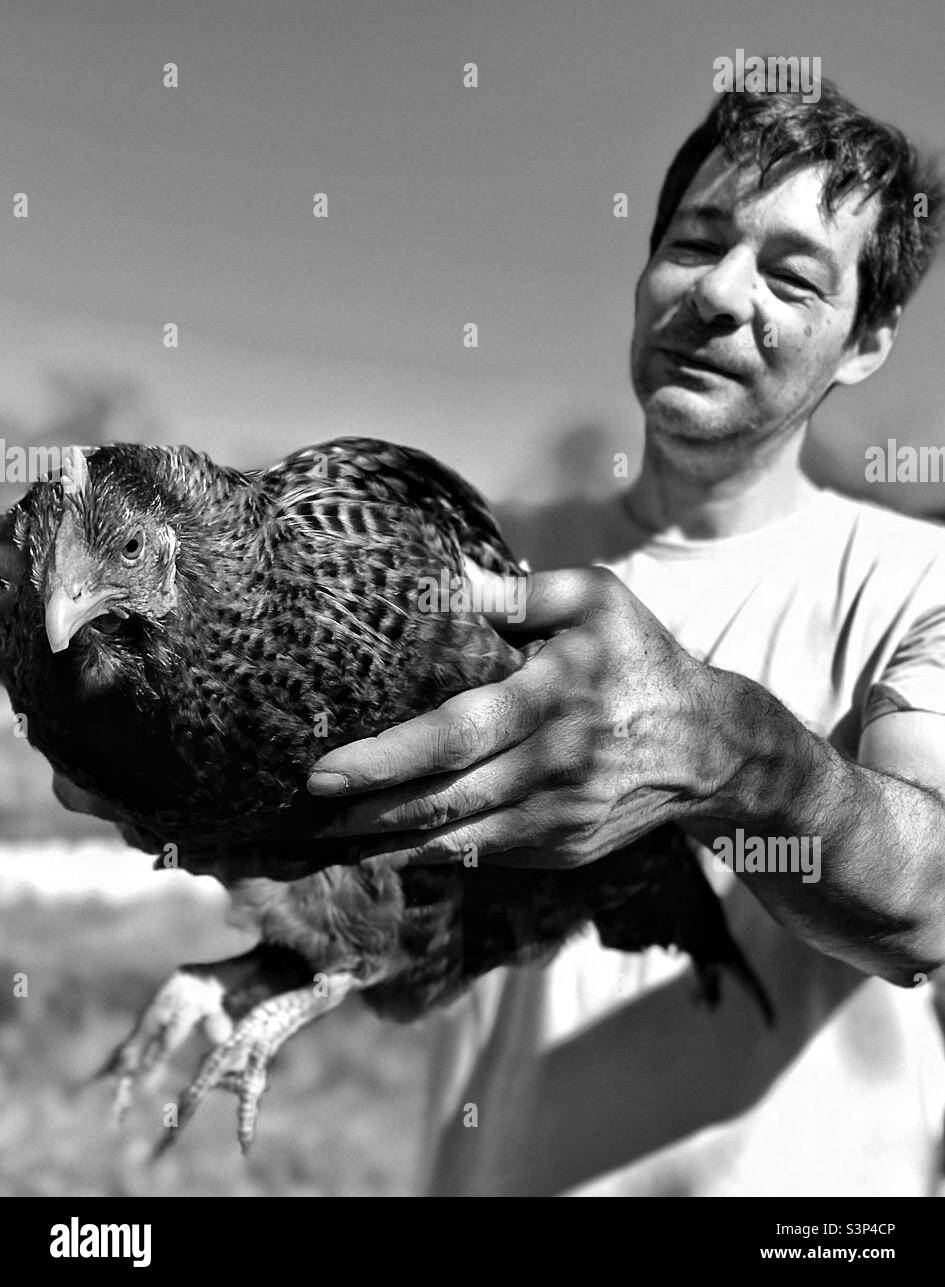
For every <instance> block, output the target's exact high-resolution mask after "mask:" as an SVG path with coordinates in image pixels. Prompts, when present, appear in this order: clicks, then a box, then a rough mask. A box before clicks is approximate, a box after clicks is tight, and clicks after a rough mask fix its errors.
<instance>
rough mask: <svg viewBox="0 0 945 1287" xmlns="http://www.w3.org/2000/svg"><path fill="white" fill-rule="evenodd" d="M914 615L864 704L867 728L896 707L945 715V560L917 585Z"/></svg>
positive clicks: (913, 605)
mask: <svg viewBox="0 0 945 1287" xmlns="http://www.w3.org/2000/svg"><path fill="white" fill-rule="evenodd" d="M911 608H912V612H913V614H914V615H912V617H911V624H910V625H909V626H908V628H907V629H906V631H905V633H904V634H903V636H902V638H901V639H900V640H899V643H898V644H897V645H896V648H895V650H894V652H893V654H892V656H891V657H890V659H889V661H888V662H887V664H886V667H885V669H884V670H883V672H882V674H881V675H879V677H878V678H877V680H876V681H875V682H874V683H873V684H872V685H871V686H870V688H869V689H868V691H867V693H866V697H865V699H864V702H863V715H862V722H861V729H862V728H865V727H866V726H867V724H871V723H872V722H873V720H875V719H879V718H880V716H882V715H888V714H891V713H892V712H894V711H930V712H931V713H933V714H936V715H945V558H938V559H936V560H935V561H934V562H933V563H932V565H931V566H930V567H929V569H928V571H927V573H926V575H925V576H924V577H923V578H922V581H921V582H920V584H919V586H918V587H917V588H916V592H915V595H914V600H913V603H912V605H911Z"/></svg>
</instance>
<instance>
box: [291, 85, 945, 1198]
mask: <svg viewBox="0 0 945 1287" xmlns="http://www.w3.org/2000/svg"><path fill="white" fill-rule="evenodd" d="M921 194H924V195H925V197H926V198H927V206H926V205H925V204H923V202H922V201H920V200H919V197H920V195H921ZM941 208H942V199H941V188H940V186H939V184H938V183H937V181H936V180H935V179H934V177H933V176H932V174H931V173H930V172H929V171H927V170H923V169H922V168H921V167H920V164H919V162H918V160H917V158H916V156H915V154H914V152H913V151H912V150H911V149H910V148H909V146H908V145H907V144H906V142H905V140H904V139H903V138H902V136H901V135H899V134H898V132H896V131H894V130H891V129H889V128H887V127H884V126H882V125H879V124H877V123H876V122H874V121H872V120H870V119H869V118H867V117H865V116H864V115H862V114H861V113H859V112H858V111H857V110H856V109H855V108H854V107H853V106H852V105H851V104H850V103H849V102H847V101H846V100H845V99H843V98H842V97H841V96H840V95H839V94H838V93H837V91H836V90H835V89H834V88H833V87H832V86H829V85H827V84H824V86H823V88H822V94H821V98H820V101H819V102H818V103H816V104H806V105H805V104H803V103H802V102H801V101H800V99H799V96H797V95H792V94H783V93H777V94H768V95H757V94H742V93H729V94H726V95H723V96H722V97H721V98H720V99H719V101H718V103H717V104H716V106H715V107H714V109H713V111H712V112H711V113H710V114H709V117H708V118H707V120H706V121H705V122H704V123H703V125H702V126H701V127H700V128H699V129H697V130H696V131H695V133H694V134H693V135H692V136H691V137H690V139H689V140H687V142H686V143H685V144H684V146H683V147H682V149H681V150H680V152H679V154H678V155H677V157H676V158H675V160H674V161H673V163H672V165H671V167H670V170H669V172H668V175H667V178H666V181H665V183H664V185H663V189H662V192H661V194H660V199H659V206H658V211H657V217H656V223H655V226H654V229H653V233H652V238H651V257H650V260H649V262H648V263H647V265H646V266H645V268H644V270H643V273H642V276H641V277H640V280H639V283H638V286H637V292H636V305H637V314H636V324H635V330H634V336H633V343H632V362H631V365H632V375H633V384H634V389H635V391H636V394H637V396H638V398H639V399H640V402H641V404H642V406H643V409H644V412H645V420H646V444H645V457H644V463H643V467H642V471H641V474H640V477H639V478H638V480H637V481H636V483H635V484H634V485H633V487H632V488H631V489H630V490H629V492H628V493H627V494H626V495H625V496H623V497H621V498H619V501H618V503H616V504H615V505H614V507H613V510H612V512H611V513H610V515H609V523H610V527H609V530H608V533H607V539H608V543H609V545H610V547H611V548H620V549H621V550H622V551H623V555H622V557H620V558H618V559H616V560H615V561H613V562H612V563H611V566H610V570H603V569H599V568H598V569H590V570H585V571H569V572H558V573H546V574H540V575H536V576H535V577H534V578H532V580H531V583H530V589H529V596H528V602H527V610H526V614H525V621H524V622H523V623H522V628H527V629H528V630H529V631H530V632H538V631H541V632H543V633H544V634H545V635H547V636H550V641H549V643H548V644H547V645H546V646H545V647H544V648H543V649H542V650H541V651H540V652H539V653H538V654H537V656H535V657H534V658H533V659H532V660H530V661H529V662H528V663H527V664H526V665H525V666H524V667H523V669H522V670H521V671H520V672H519V673H518V674H516V675H514V676H512V677H511V678H510V679H508V680H507V681H505V682H504V683H502V684H498V685H493V686H490V687H488V688H483V689H479V690H476V691H474V692H472V693H468V694H463V695H462V696H460V697H458V698H455V699H453V700H451V701H449V702H447V703H446V704H445V706H443V707H441V708H440V710H439V711H437V712H434V713H433V714H431V715H427V716H423V717H421V718H419V719H416V720H412V721H410V722H409V723H408V724H405V725H402V726H400V727H398V728H395V729H392V730H390V731H389V732H387V733H384V734H381V736H379V737H378V738H374V739H368V740H366V741H363V742H359V743H355V744H352V745H349V746H347V747H344V748H340V749H337V750H335V751H332V752H331V753H329V754H328V755H327V756H325V757H324V758H323V759H322V760H321V761H320V762H319V764H318V766H317V768H318V770H320V772H319V773H316V774H315V775H314V776H313V778H312V781H311V783H310V789H312V790H313V791H315V792H326V793H329V794H332V795H334V796H336V797H337V796H338V795H339V794H343V793H344V792H350V794H351V799H350V803H349V804H348V805H347V806H346V807H345V809H344V811H343V813H342V817H341V821H340V823H339V824H338V828H337V829H338V830H340V831H342V832H345V833H347V834H354V835H362V836H364V837H365V840H364V842H363V852H364V853H365V854H368V853H372V852H380V851H383V852H388V853H396V854H399V855H401V856H402V858H403V860H404V861H456V860H459V859H460V858H461V857H462V856H463V854H464V853H465V854H467V855H468V853H469V852H470V849H469V846H473V847H474V851H475V852H476V853H477V855H478V858H479V860H481V861H499V862H505V863H517V862H524V863H541V864H549V865H551V864H562V865H566V864H569V863H576V862H591V861H593V860H594V859H595V858H598V857H599V856H601V855H602V854H604V853H606V852H609V851H612V850H613V849H615V848H617V847H618V846H619V845H621V844H624V843H626V842H627V841H629V840H632V839H633V838H635V837H637V836H639V835H641V834H643V833H645V832H646V831H648V830H650V829H651V828H653V827H655V826H657V825H659V824H661V823H664V822H667V821H675V822H677V823H679V824H682V825H684V826H685V827H686V828H687V829H688V830H689V832H690V833H691V834H692V835H693V837H698V839H699V840H700V841H701V842H702V849H701V851H700V852H701V853H702V855H703V858H704V861H705V864H706V868H707V870H708V871H709V872H710V873H711V877H712V879H713V881H714V882H715V884H716V887H717V888H718V890H719V892H720V893H721V894H723V895H724V897H725V902H726V911H727V915H728V918H729V922H730V925H731V928H732V931H733V934H734V935H735V937H736V938H737V940H738V941H739V943H740V944H741V945H742V947H743V948H744V950H745V952H746V955H747V956H748V958H749V960H750V961H751V962H752V964H753V966H754V968H755V969H756V970H757V971H758V973H759V974H760V975H761V977H762V979H763V981H764V983H765V985H766V987H767V988H768V990H769V992H770V994H771V997H772V1000H773V1002H774V1006H775V1009H776V1015H777V1018H776V1023H775V1025H774V1026H773V1027H770V1028H769V1027H767V1026H766V1025H765V1023H764V1020H763V1018H762V1017H761V1016H760V1015H759V1013H758V1011H757V1007H756V1006H755V1004H754V1002H753V999H752V998H751V997H750V996H749V995H748V994H747V993H746V992H745V990H744V989H742V988H740V987H739V986H738V984H737V983H735V982H728V983H727V984H726V986H725V988H724V995H723V997H722V1000H721V1003H720V1004H719V1006H718V1007H717V1008H716V1009H714V1010H710V1009H707V1008H706V1007H704V1006H699V1005H697V1004H696V1003H695V1001H694V991H695V988H694V983H693V978H692V974H691V971H690V969H689V968H688V965H687V962H686V961H685V960H684V959H674V958H671V957H668V956H666V955H664V954H663V953H660V952H658V951H655V950H654V951H651V952H649V953H646V954H644V955H642V956H637V957H630V956H623V955H621V954H618V953H613V952H605V951H604V950H603V949H602V948H601V947H600V946H599V944H598V943H597V941H596V938H595V936H594V935H593V933H588V934H586V935H584V936H583V937H582V938H581V939H579V940H577V941H576V942H575V943H573V944H571V945H569V946H568V947H566V948H565V949H564V950H563V951H562V953H561V954H560V955H559V956H558V958H557V959H556V960H555V961H554V962H553V963H552V964H551V965H550V966H548V967H546V968H538V967H533V968H529V969H523V970H517V971H508V972H506V971H496V972H494V973H493V974H492V975H489V976H488V977H486V978H485V979H483V980H482V981H481V982H480V983H479V985H478V986H477V987H476V988H475V989H474V991H473V993H472V994H471V995H470V996H468V997H467V998H465V999H463V1000H461V1001H460V1002H458V1003H457V1004H456V1005H455V1006H453V1007H452V1009H451V1011H450V1012H449V1014H448V1015H447V1016H446V1018H445V1021H444V1022H443V1024H442V1025H441V1032H440V1041H439V1045H438V1050H437V1056H436V1060H435V1068H434V1078H433V1082H434V1101H433V1105H432V1109H431V1139H430V1144H431V1148H430V1159H429V1163H430V1177H429V1185H430V1188H431V1190H432V1191H434V1192H439V1193H492V1194H500V1193H555V1192H562V1191H577V1192H585V1193H590V1192H597V1193H602V1192H611V1193H626V1194H746V1195H747V1194H760V1193H774V1194H777V1193H798V1194H814V1193H816V1194H836V1193H857V1194H871V1193H872V1194H892V1193H905V1194H919V1193H924V1192H929V1191H931V1188H932V1185H933V1183H934V1180H933V1171H934V1168H935V1150H936V1146H937V1141H938V1138H939V1134H940V1127H941V1121H942V1116H941V1114H942V1107H943V1102H942V1101H943V1089H942V1088H943V1084H945V1077H943V1073H945V1066H943V1061H942V1052H941V1044H940V1042H939V1040H938V1035H937V1032H936V1030H935V1024H934V1018H933V1012H932V1006H931V1002H930V996H931V991H932V989H931V988H926V987H924V986H923V983H924V981H925V980H926V979H927V978H928V976H929V975H930V973H931V972H932V971H933V970H934V969H935V968H937V967H938V966H939V965H940V964H941V963H942V962H943V961H945V531H943V530H942V529H940V528H937V527H936V526H934V525H932V524H928V523H923V522H920V521H917V520H913V519H909V518H904V517H901V516H899V515H895V514H891V513H888V512H885V511H882V510H879V509H875V508H873V507H872V506H869V505H866V504H862V503H858V502H853V501H850V500H847V499H845V498H842V497H840V496H838V495H836V494H835V493H833V492H830V491H819V490H818V489H817V488H815V487H814V486H813V485H812V484H811V483H810V482H809V481H808V480H807V478H806V477H805V476H804V475H803V473H802V472H801V469H800V467H799V464H798V456H799V451H800V447H801V443H802V439H803V436H804V432H805V430H806V428H807V425H808V423H809V420H810V416H811V414H812V413H813V411H814V410H815V409H816V407H817V406H818V405H819V404H820V402H821V401H822V399H823V398H824V396H825V395H826V394H827V393H828V392H829V390H830V389H831V388H833V387H834V386H835V385H837V384H847V385H850V384H855V383H858V382H860V381H862V380H864V379H866V378H867V377H868V376H870V375H871V374H872V373H873V372H874V371H876V370H877V369H878V368H879V367H880V366H881V365H882V363H883V362H884V361H885V359H886V357H887V356H888V354H889V352H890V349H891V346H892V344H893V341H894V338H895V335H896V331H897V328H898V325H899V319H900V315H901V310H902V307H903V305H904V304H905V303H906V301H907V300H908V298H909V296H910V295H911V293H912V292H913V290H914V289H915V287H916V286H917V284H918V282H919V281H920V279H921V277H922V275H923V274H924V272H925V271H926V269H927V267H928V265H929V263H930V262H931V258H932V255H933V249H934V244H935V240H936V230H937V227H938V221H939V220H940V216H941ZM471 571H472V570H471ZM644 605H646V606H644ZM508 628H509V629H514V628H515V627H513V626H512V625H511V624H509V626H508ZM739 835H741V838H742V840H744V837H745V836H746V835H747V836H749V837H761V838H762V839H763V840H765V841H766V839H767V838H768V837H785V838H794V839H795V840H797V841H798V842H799V841H800V840H801V839H804V840H805V841H806V842H809V845H810V850H809V851H810V852H819V855H820V863H819V866H820V870H819V871H818V872H814V871H813V870H811V871H809V872H808V873H807V875H808V878H807V879H805V878H804V874H803V873H802V872H800V871H798V870H796V869H795V870H794V871H793V872H792V871H784V870H780V871H779V870H776V869H775V870H772V869H771V867H770V865H766V866H765V867H764V869H763V870H736V871H734V872H733V871H732V870H730V869H729V870H725V869H722V870H718V868H719V866H720V864H719V863H718V862H713V861H712V857H713V851H714V852H716V853H718V852H722V851H723V850H722V846H723V844H724V842H725V841H726V840H727V839H735V840H737V839H738V837H739ZM693 843H694V844H695V843H697V842H696V840H695V839H694V841H693ZM818 846H819V849H818ZM735 865H736V867H737V864H735ZM811 876H815V878H814V879H811V878H810V877H811ZM470 878H474V877H473V875H472V874H471V876H470Z"/></svg>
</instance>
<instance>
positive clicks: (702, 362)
mask: <svg viewBox="0 0 945 1287" xmlns="http://www.w3.org/2000/svg"><path fill="white" fill-rule="evenodd" d="M657 351H658V352H659V353H662V354H664V356H666V357H668V358H669V359H670V360H671V362H672V363H673V365H674V366H679V367H688V368H689V369H691V370H693V371H706V372H708V373H709V374H710V375H720V376H724V377H725V378H726V379H729V380H742V379H743V378H744V377H743V376H740V375H739V374H738V373H737V372H735V371H733V370H731V368H729V367H725V366H719V365H718V363H716V362H712V361H710V360H709V359H708V358H706V357H703V356H701V355H696V354H695V353H687V352H686V351H685V350H683V349H670V348H667V347H666V346H665V345H660V347H659V349H658V350H657Z"/></svg>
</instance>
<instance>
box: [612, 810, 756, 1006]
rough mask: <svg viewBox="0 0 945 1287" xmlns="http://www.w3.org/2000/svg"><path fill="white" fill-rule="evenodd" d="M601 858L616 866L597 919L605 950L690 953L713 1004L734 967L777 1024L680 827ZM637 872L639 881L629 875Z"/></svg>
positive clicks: (663, 830)
mask: <svg viewBox="0 0 945 1287" xmlns="http://www.w3.org/2000/svg"><path fill="white" fill-rule="evenodd" d="M601 861H602V862H605V863H607V864H609V865H610V864H614V865H615V868H616V869H615V870H614V871H613V877H616V878H612V879H610V880H608V882H607V886H606V889H607V898H606V901H605V902H604V903H603V904H598V906H597V908H596V909H595V913H594V917H593V919H594V924H595V925H596V927H597V932H598V935H599V937H600V941H601V943H602V944H603V945H604V946H605V947H610V948H614V949H615V950H617V951H623V952H639V951H641V950H643V949H644V948H647V947H664V948H672V947H676V948H679V949H680V950H681V951H683V952H686V953H688V955H689V956H690V957H691V958H692V963H693V968H694V969H695V972H696V976H697V977H698V979H699V983H700V986H701V988H702V994H703V996H704V998H705V1000H706V1001H707V1002H708V1003H709V1004H710V1005H716V1004H718V1001H719V999H720V997H721V978H722V974H723V972H724V971H725V970H728V971H729V972H730V973H732V974H733V975H734V976H735V977H736V978H738V979H739V980H740V981H741V982H742V984H743V985H744V986H745V987H746V988H747V989H748V991H749V992H750V993H751V995H752V996H753V997H754V998H755V1000H756V1001H757V1003H758V1007H759V1009H760V1010H761V1012H762V1014H763V1015H764V1017H765V1021H766V1022H767V1023H768V1024H769V1025H773V1024H774V1021H775V1011H774V1007H773V1005H772V1003H771V999H770V997H769V995H768V992H767V990H766V989H765V987H764V985H763V984H762V982H761V980H760V979H759V977H758V975H757V974H756V973H755V971H754V969H753V968H752V966H751V964H750V963H749V961H748V959H747V958H746V956H745V954H744V952H743V951H742V949H741V948H740V947H739V945H738V944H737V943H736V941H735V939H734V938H733V937H732V935H731V932H730V931H729V928H728V923H727V921H726V919H725V912H724V910H723V907H722V903H721V901H720V899H719V898H718V896H717V895H716V893H715V891H714V890H713V888H712V886H711V885H710V884H709V882H708V880H707V879H706V876H705V873H704V872H703V870H702V867H701V865H700V863H699V861H698V859H697V858H696V857H695V855H694V854H693V853H692V851H691V850H690V849H689V847H688V845H687V843H686V840H685V838H684V836H683V834H682V832H680V831H679V829H678V828H677V827H674V826H668V827H661V828H659V829H658V830H657V831H654V832H652V833H651V834H650V835H648V836H646V837H644V838H643V839H642V840H639V841H637V842H636V843H635V844H633V845H631V846H629V847H628V848H627V849H625V850H622V851H620V853H618V854H612V855H609V856H608V858H606V859H603V860H601ZM631 864H632V866H631ZM591 865H592V866H598V864H591ZM634 871H635V873H636V875H637V876H638V879H636V880H628V878H627V877H628V872H634ZM618 872H619V876H618Z"/></svg>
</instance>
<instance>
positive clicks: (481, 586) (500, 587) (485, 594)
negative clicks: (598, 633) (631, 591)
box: [463, 559, 620, 635]
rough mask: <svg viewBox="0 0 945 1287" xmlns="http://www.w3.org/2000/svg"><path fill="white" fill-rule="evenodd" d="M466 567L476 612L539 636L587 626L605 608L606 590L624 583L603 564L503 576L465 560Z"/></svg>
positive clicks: (503, 627) (499, 625)
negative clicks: (602, 600) (587, 621)
mask: <svg viewBox="0 0 945 1287" xmlns="http://www.w3.org/2000/svg"><path fill="white" fill-rule="evenodd" d="M463 571H464V574H465V576H466V578H467V579H468V581H469V582H470V585H471V592H472V595H473V600H472V601H473V604H474V605H475V608H476V611H477V612H481V613H482V615H483V616H484V617H485V618H486V620H487V621H488V622H489V624H490V625H492V626H494V627H495V628H496V629H501V630H502V631H507V630H508V631H514V630H522V631H525V632H527V633H528V634H535V635H538V634H554V633H555V632H557V631H560V630H567V629H568V628H569V627H572V626H579V625H583V623H584V622H585V621H586V620H587V618H588V617H589V616H590V615H591V613H592V612H593V611H594V610H595V609H597V608H599V607H600V605H601V595H602V593H606V592H607V591H609V590H610V589H611V587H612V586H615V585H619V584H620V582H619V581H618V580H617V578H616V577H615V576H614V574H613V573H612V572H608V571H607V569H606V568H600V567H594V568H562V569H560V570H558V571H554V572H529V573H528V575H527V576H499V575H498V573H495V572H488V571H486V569H485V568H482V567H480V566H479V564H478V563H473V562H472V561H471V560H470V559H464V560H463Z"/></svg>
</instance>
